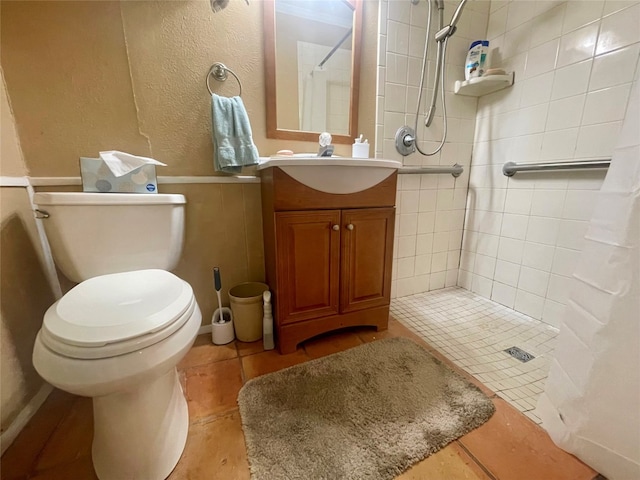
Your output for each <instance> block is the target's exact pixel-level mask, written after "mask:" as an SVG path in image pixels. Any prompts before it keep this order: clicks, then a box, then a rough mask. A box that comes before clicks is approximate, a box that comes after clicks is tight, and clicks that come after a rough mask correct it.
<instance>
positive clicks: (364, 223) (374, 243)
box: [261, 167, 397, 353]
mask: <svg viewBox="0 0 640 480" xmlns="http://www.w3.org/2000/svg"><path fill="white" fill-rule="evenodd" d="M261 176H262V204H263V225H264V240H265V263H266V267H267V268H266V270H267V283H268V284H269V287H270V288H271V290H272V292H273V297H272V298H273V302H274V317H275V327H276V336H277V342H278V347H279V349H280V352H281V353H290V352H293V351H295V349H296V346H297V345H298V343H300V342H301V341H304V340H306V339H308V338H311V337H313V336H316V335H318V334H321V333H324V332H327V331H331V330H335V329H338V328H343V327H348V326H355V325H371V326H375V327H376V328H377V329H378V330H383V329H386V328H387V324H388V318H389V302H390V296H391V264H392V259H393V233H394V222H395V208H394V204H395V195H396V181H397V174H396V173H393V174H392V175H391V176H389V177H388V178H386V179H385V180H383V181H382V182H381V183H379V184H378V185H376V186H374V187H371V188H369V189H366V190H364V191H361V192H356V193H351V194H340V195H338V194H329V193H324V192H320V191H318V190H314V189H312V188H309V187H307V186H305V185H303V184H302V183H300V182H298V181H296V180H294V179H293V178H292V177H290V176H288V175H287V174H286V173H284V172H283V171H282V170H281V169H279V168H277V167H273V168H269V169H266V170H264V171H263V172H262V175H261Z"/></svg>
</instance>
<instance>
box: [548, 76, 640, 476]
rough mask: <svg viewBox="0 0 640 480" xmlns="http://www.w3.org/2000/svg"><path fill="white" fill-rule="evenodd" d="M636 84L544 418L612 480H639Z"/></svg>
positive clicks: (639, 101)
mask: <svg viewBox="0 0 640 480" xmlns="http://www.w3.org/2000/svg"><path fill="white" fill-rule="evenodd" d="M638 84H639V82H638V81H637V80H636V82H635V85H634V86H633V88H632V93H631V98H630V100H629V106H628V107H627V114H626V117H625V121H624V124H623V127H622V133H621V135H620V139H619V141H618V145H617V147H616V149H615V150H614V154H613V158H612V162H611V167H610V168H609V171H608V173H607V176H606V179H605V181H604V183H603V185H602V190H601V191H600V193H599V196H598V202H597V205H596V208H595V212H594V214H593V217H592V219H591V223H590V226H589V230H588V232H587V235H586V246H585V248H584V250H583V252H582V254H581V257H580V261H579V262H578V267H577V269H576V272H575V274H574V280H573V282H574V284H573V289H572V293H571V295H570V298H569V302H568V304H567V309H566V311H565V316H564V319H563V324H562V325H561V328H560V334H559V337H558V345H557V347H556V352H555V360H554V361H553V363H552V366H551V371H550V373H549V377H548V380H547V384H546V387H545V392H544V393H543V395H542V396H541V397H540V400H539V402H538V408H537V412H536V414H537V415H538V416H539V417H540V418H541V419H542V422H543V427H544V428H545V429H546V430H547V432H549V434H550V435H551V438H552V439H553V440H554V442H555V443H556V444H558V445H559V446H560V447H562V448H563V449H565V450H567V451H569V452H571V453H573V454H575V455H576V456H577V457H579V458H581V459H582V460H583V461H584V462H586V463H587V464H589V465H590V466H591V467H593V468H594V469H596V470H598V471H599V472H600V473H602V474H603V475H605V476H606V477H608V478H609V480H631V479H640V93H639V88H640V87H639V85H638Z"/></svg>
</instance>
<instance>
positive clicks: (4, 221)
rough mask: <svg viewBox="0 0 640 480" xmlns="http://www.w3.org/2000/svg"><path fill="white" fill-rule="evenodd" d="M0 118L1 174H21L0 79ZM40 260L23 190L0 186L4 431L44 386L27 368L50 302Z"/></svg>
mask: <svg viewBox="0 0 640 480" xmlns="http://www.w3.org/2000/svg"><path fill="white" fill-rule="evenodd" d="M0 73H1V72H0ZM0 114H1V116H2V117H1V120H0V121H1V123H0V142H1V143H0V174H2V175H5V176H23V175H25V174H26V167H25V164H24V161H23V160H22V152H21V150H20V145H19V143H18V138H17V136H16V128H15V122H14V119H13V115H12V114H11V109H10V107H9V103H8V99H7V95H6V91H5V88H4V78H3V77H2V76H1V75H0ZM41 259H42V251H41V249H40V247H39V244H38V235H37V232H36V228H35V222H34V220H33V215H32V214H31V205H30V203H29V197H28V196H27V191H26V189H24V188H20V187H8V188H5V187H2V188H0V428H1V430H2V431H3V432H4V431H5V429H6V428H7V427H8V426H9V425H10V424H11V422H12V421H13V420H14V419H15V417H16V415H17V414H18V413H19V412H20V411H21V410H22V409H23V408H24V406H25V405H26V404H27V403H28V402H29V401H30V400H31V398H32V397H33V395H35V393H36V392H37V391H38V389H39V388H40V387H41V386H42V384H43V382H42V379H41V378H40V377H39V376H38V374H37V373H36V371H35V370H34V368H33V366H32V364H31V352H32V350H33V342H34V339H35V335H36V333H37V331H38V329H39V328H40V325H41V323H42V315H43V314H44V311H45V310H46V308H47V307H48V306H49V305H50V304H51V303H52V302H53V294H52V292H51V290H50V288H49V285H48V284H47V281H46V277H45V274H44V272H43V269H42V263H41Z"/></svg>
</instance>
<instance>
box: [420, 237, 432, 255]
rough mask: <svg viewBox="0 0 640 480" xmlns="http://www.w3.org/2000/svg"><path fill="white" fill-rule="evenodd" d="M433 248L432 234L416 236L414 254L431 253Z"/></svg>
mask: <svg viewBox="0 0 640 480" xmlns="http://www.w3.org/2000/svg"><path fill="white" fill-rule="evenodd" d="M432 248H433V234H432V233H426V234H421V235H418V236H417V237H416V255H424V254H426V253H431V251H432Z"/></svg>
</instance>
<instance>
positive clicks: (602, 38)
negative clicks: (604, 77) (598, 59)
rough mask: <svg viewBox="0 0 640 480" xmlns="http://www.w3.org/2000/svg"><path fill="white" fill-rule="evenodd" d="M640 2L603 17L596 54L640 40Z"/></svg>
mask: <svg viewBox="0 0 640 480" xmlns="http://www.w3.org/2000/svg"><path fill="white" fill-rule="evenodd" d="M638 25H640V4H636V5H635V6H633V7H631V8H627V9H625V10H621V11H620V12H617V13H614V14H613V15H610V16H608V17H605V18H603V19H602V26H601V29H600V35H599V37H598V46H597V48H596V55H600V54H602V53H606V52H610V51H612V50H615V49H617V48H621V47H625V46H627V45H631V44H632V43H636V42H640V28H638Z"/></svg>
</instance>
